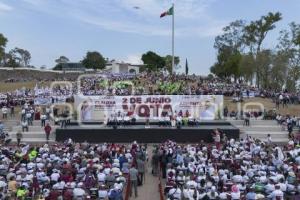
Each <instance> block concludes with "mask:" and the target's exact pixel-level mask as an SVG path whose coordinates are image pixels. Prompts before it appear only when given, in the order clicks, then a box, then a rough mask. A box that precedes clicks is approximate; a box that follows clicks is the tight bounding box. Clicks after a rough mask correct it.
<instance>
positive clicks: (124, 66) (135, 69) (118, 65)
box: [105, 60, 144, 74]
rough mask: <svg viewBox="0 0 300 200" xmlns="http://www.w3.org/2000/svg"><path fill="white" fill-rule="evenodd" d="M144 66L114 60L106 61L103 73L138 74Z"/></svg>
mask: <svg viewBox="0 0 300 200" xmlns="http://www.w3.org/2000/svg"><path fill="white" fill-rule="evenodd" d="M143 66H144V65H139V64H130V63H124V62H117V61H115V60H111V61H108V62H107V64H106V67H105V71H108V72H112V73H132V74H138V73H140V68H141V67H143Z"/></svg>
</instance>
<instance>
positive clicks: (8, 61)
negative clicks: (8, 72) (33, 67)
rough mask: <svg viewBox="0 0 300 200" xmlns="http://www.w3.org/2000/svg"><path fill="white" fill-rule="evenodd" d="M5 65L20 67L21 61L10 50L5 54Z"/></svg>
mask: <svg viewBox="0 0 300 200" xmlns="http://www.w3.org/2000/svg"><path fill="white" fill-rule="evenodd" d="M5 66H6V67H10V68H16V67H20V64H19V61H17V59H16V57H15V55H14V54H13V53H12V52H11V51H10V52H9V53H8V54H5Z"/></svg>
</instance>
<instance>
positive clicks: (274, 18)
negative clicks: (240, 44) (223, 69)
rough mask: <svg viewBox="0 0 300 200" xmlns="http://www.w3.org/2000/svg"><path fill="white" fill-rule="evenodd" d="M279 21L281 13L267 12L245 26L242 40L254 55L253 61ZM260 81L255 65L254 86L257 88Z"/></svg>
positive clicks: (257, 68) (257, 66)
mask: <svg viewBox="0 0 300 200" xmlns="http://www.w3.org/2000/svg"><path fill="white" fill-rule="evenodd" d="M281 19H282V17H281V13H279V12H276V13H272V12H269V13H268V14H267V15H266V16H262V17H261V18H260V19H259V20H256V21H252V22H251V23H250V24H249V25H247V26H245V29H244V35H243V38H244V41H245V44H246V45H247V46H248V47H249V50H250V52H251V53H252V54H253V55H254V58H255V61H256V57H257V55H258V54H259V53H260V51H261V46H262V43H263V41H264V40H265V38H266V36H267V34H268V32H269V31H271V30H273V29H274V28H275V27H276V26H275V23H276V22H278V21H280V20H281ZM260 79H261V78H260V72H259V65H258V64H257V63H256V84H257V86H258V87H259V86H260V81H261V80H260Z"/></svg>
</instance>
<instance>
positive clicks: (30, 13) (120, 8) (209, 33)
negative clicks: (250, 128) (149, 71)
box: [0, 0, 300, 75]
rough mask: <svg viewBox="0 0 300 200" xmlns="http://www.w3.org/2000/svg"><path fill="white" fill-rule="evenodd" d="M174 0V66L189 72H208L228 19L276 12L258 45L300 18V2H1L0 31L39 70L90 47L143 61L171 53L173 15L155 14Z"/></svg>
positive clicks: (271, 41) (81, 54)
mask: <svg viewBox="0 0 300 200" xmlns="http://www.w3.org/2000/svg"><path fill="white" fill-rule="evenodd" d="M172 3H174V4H175V55H178V56H179V57H180V59H181V63H180V65H181V66H182V67H181V69H178V72H180V71H183V70H184V66H185V60H186V59H187V60H188V65H189V70H190V73H195V74H200V75H205V74H208V73H209V69H210V67H211V66H212V65H213V64H214V62H215V60H216V50H215V49H214V48H213V44H214V38H215V36H216V35H218V34H221V33H222V28H223V27H224V26H226V25H228V24H229V23H230V22H232V21H235V20H237V19H244V20H246V21H247V22H250V21H252V20H256V19H259V18H260V17H261V16H262V15H265V14H267V13H268V12H270V11H271V12H277V11H279V12H281V13H282V16H283V20H282V21H280V22H279V23H278V24H277V28H276V30H274V31H272V32H271V33H270V34H269V35H268V36H267V39H266V41H265V42H264V44H263V48H272V47H274V46H275V45H276V44H277V41H276V39H277V38H278V36H279V31H280V30H282V29H287V28H288V24H289V23H290V22H292V21H295V22H296V23H300V12H299V10H300V0H0V33H2V34H4V36H5V37H7V38H8V44H7V46H6V51H9V50H10V49H12V48H15V47H19V48H24V49H27V50H29V51H30V53H31V56H32V59H31V64H32V65H34V66H36V67H38V68H39V67H41V66H43V65H45V66H47V68H52V67H53V66H54V65H55V59H57V58H58V57H59V56H61V55H64V56H66V57H68V58H69V59H70V61H72V62H78V61H80V60H82V59H83V57H84V56H85V54H86V52H87V51H99V52H100V53H101V54H102V55H103V56H104V57H105V58H109V59H115V60H119V61H124V62H130V63H132V64H140V63H141V62H142V61H141V60H140V57H141V55H142V54H143V53H145V52H147V51H149V50H151V51H154V52H156V53H158V54H160V55H162V56H165V55H168V54H171V47H172V46H171V44H172V43H171V27H172V26H171V25H172V17H170V16H169V17H165V18H161V19H160V18H159V16H160V14H161V13H162V12H164V11H166V10H168V9H169V8H170V7H171V5H172ZM135 7H138V9H136V8H135Z"/></svg>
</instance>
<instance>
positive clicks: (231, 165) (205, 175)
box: [152, 130, 300, 200]
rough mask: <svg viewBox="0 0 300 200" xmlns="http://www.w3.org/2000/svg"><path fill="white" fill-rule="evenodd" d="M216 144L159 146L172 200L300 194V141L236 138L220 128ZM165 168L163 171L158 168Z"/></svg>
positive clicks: (157, 163) (159, 164) (156, 162)
mask: <svg viewBox="0 0 300 200" xmlns="http://www.w3.org/2000/svg"><path fill="white" fill-rule="evenodd" d="M214 138H215V144H210V145H207V144H205V143H202V142H201V143H200V144H189V145H181V144H177V143H176V142H174V141H166V142H165V143H162V144H160V145H159V146H157V148H156V149H155V150H154V153H153V158H152V166H153V169H154V174H156V175H157V174H159V173H158V172H159V171H161V176H162V178H165V180H166V185H165V190H164V191H165V194H166V196H167V198H168V199H170V200H174V199H176V200H182V199H184V200H200V199H205V200H213V199H224V200H225V199H226V200H227V199H230V200H240V199H245V200H255V199H271V200H283V199H298V198H300V196H299V194H300V182H299V181H300V170H299V169H300V144H299V141H296V140H290V141H289V142H288V144H287V145H286V146H278V145H274V144H272V143H271V142H270V143H264V142H261V141H259V140H255V139H253V138H251V137H247V138H245V139H241V140H239V141H235V140H234V139H227V138H226V137H224V136H223V135H222V134H221V133H220V132H219V131H218V130H216V131H215V133H214ZM159 169H160V170H159Z"/></svg>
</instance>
